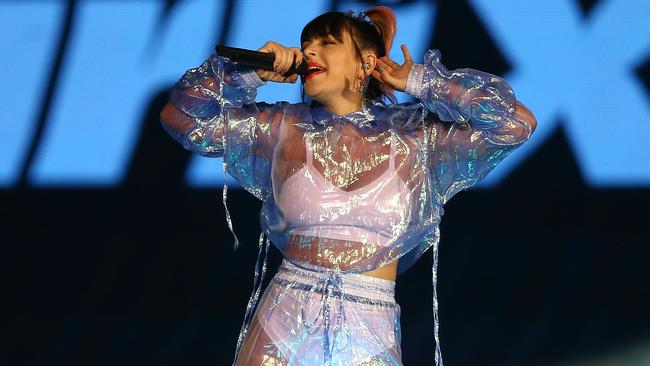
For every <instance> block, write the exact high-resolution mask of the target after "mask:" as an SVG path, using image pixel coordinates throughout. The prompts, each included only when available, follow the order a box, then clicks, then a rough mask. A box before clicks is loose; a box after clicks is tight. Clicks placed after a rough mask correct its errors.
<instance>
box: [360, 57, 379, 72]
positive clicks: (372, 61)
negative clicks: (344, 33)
mask: <svg viewBox="0 0 650 366" xmlns="http://www.w3.org/2000/svg"><path fill="white" fill-rule="evenodd" d="M361 66H362V67H363V72H364V73H365V74H366V76H369V75H370V74H371V73H372V71H373V70H374V69H375V67H376V66H377V55H375V54H374V53H370V52H368V53H366V54H364V55H363V65H361Z"/></svg>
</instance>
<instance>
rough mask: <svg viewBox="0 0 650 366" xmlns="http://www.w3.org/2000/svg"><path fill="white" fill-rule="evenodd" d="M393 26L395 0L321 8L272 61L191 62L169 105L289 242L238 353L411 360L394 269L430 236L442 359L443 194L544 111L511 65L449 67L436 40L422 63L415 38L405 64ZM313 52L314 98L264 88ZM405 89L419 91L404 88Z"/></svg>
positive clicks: (254, 360)
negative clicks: (513, 81)
mask: <svg viewBox="0 0 650 366" xmlns="http://www.w3.org/2000/svg"><path fill="white" fill-rule="evenodd" d="M395 30H396V21H395V15H394V13H393V12H392V11H391V10H390V9H389V8H387V7H375V8H372V9H370V10H368V11H366V12H365V13H360V14H358V15H353V14H350V13H348V14H344V13H338V12H331V13H326V14H323V15H321V16H319V17H317V18H315V19H314V20H312V21H311V22H309V24H307V25H306V26H305V28H304V29H303V31H302V34H301V37H300V38H301V39H300V41H301V48H289V47H285V46H283V45H280V44H278V43H276V42H273V41H269V42H267V43H266V44H265V45H264V46H262V47H261V48H260V49H259V50H260V51H263V52H270V53H273V54H275V63H274V71H262V70H251V69H249V68H247V67H245V66H242V65H239V64H236V63H234V62H232V61H230V60H229V59H227V58H224V57H221V56H219V55H217V54H214V55H212V56H211V57H210V58H209V59H208V60H206V61H205V62H204V63H203V64H202V65H201V66H199V67H197V68H194V69H190V70H188V71H187V72H186V73H185V75H183V77H182V78H181V79H180V81H179V82H178V83H177V84H176V85H175V87H174V89H173V91H172V93H171V97H170V101H169V103H168V104H167V105H166V106H165V108H164V110H163V111H162V113H161V118H162V121H163V123H164V126H165V127H166V129H167V130H168V131H169V132H170V134H172V136H174V138H176V139H177V140H178V141H179V142H180V143H181V144H182V145H183V146H184V147H185V148H187V149H189V150H191V151H195V152H198V153H200V154H202V155H205V156H212V157H221V156H223V157H224V164H225V166H226V167H227V170H228V173H230V174H231V175H232V176H233V177H235V179H237V180H238V181H239V183H241V185H242V186H243V187H244V188H245V189H246V190H248V191H249V192H250V193H252V194H253V195H254V196H255V197H257V198H259V199H261V200H262V201H263V202H264V205H263V208H262V211H261V213H260V219H261V220H260V221H261V225H262V230H263V233H264V234H265V235H266V236H267V237H268V238H269V239H270V240H271V242H272V243H273V244H274V245H275V246H276V247H277V248H278V249H279V250H280V251H281V252H282V255H283V256H284V260H283V262H282V265H281V266H280V268H279V269H278V272H277V274H276V275H275V276H274V277H273V279H272V280H271V282H270V285H269V287H268V288H267V289H266V290H265V292H264V294H263V295H262V297H261V298H260V302H259V305H258V306H257V309H256V310H255V313H254V315H253V316H252V319H250V320H249V321H245V324H244V327H243V328H242V333H241V334H240V340H239V342H238V347H237V355H236V364H238V365H324V364H326V365H401V364H402V363H401V359H402V357H401V349H400V326H399V316H400V308H399V306H398V305H397V304H396V303H395V298H394V286H395V279H396V276H397V273H398V272H402V271H404V270H405V269H407V268H408V267H410V266H411V265H412V264H413V263H414V261H416V260H417V259H418V258H419V257H420V256H421V255H422V253H423V252H424V251H426V250H427V249H428V248H429V247H433V251H434V266H433V271H434V276H433V279H434V284H433V286H434V287H433V291H434V304H433V307H434V320H435V324H434V334H435V338H436V339H435V341H436V363H437V364H439V365H441V364H442V359H441V356H440V349H439V346H438V318H437V298H436V297H435V279H436V276H435V273H436V272H435V270H436V262H437V248H438V238H439V230H438V225H439V223H440V219H441V216H442V212H443V211H442V206H443V205H444V204H445V202H447V201H448V200H449V199H450V198H451V197H452V196H453V195H454V194H456V192H458V191H460V190H463V189H467V188H469V187H471V186H472V185H474V184H475V183H477V182H478V181H480V180H481V179H482V178H483V177H485V175H486V174H487V173H488V172H489V171H490V170H491V169H492V168H494V167H495V166H496V165H497V164H498V163H499V162H500V161H501V160H503V158H505V157H506V156H507V155H508V154H509V153H510V152H512V151H513V150H514V149H516V148H517V147H518V146H520V145H521V144H522V143H523V142H525V141H526V140H527V139H528V138H529V137H530V135H531V133H532V132H533V130H534V129H535V124H536V121H535V118H534V117H533V115H532V114H531V112H530V111H529V110H528V109H527V108H526V107H524V106H523V105H522V104H521V103H519V102H518V101H517V100H516V99H515V95H514V93H513V91H512V89H511V88H510V86H509V85H508V83H507V82H506V81H505V80H503V79H502V78H500V77H497V76H494V75H491V74H487V73H484V72H481V71H477V70H472V69H458V70H454V71H448V70H447V69H446V68H445V67H444V66H443V65H442V64H441V63H440V53H439V52H438V51H437V50H432V51H428V52H427V53H426V55H425V57H424V64H416V63H414V62H413V61H412V60H411V56H410V54H409V51H408V49H407V47H406V46H404V45H402V52H403V53H404V63H403V64H401V65H399V64H397V63H395V62H394V61H392V60H391V59H389V58H388V51H389V50H390V46H391V43H392V40H393V36H394V34H395ZM303 60H305V61H307V62H308V65H309V74H307V75H306V76H303V77H302V78H301V83H302V87H303V90H304V93H305V94H306V95H307V96H308V99H309V101H308V102H304V103H299V104H288V103H285V102H277V103H273V104H267V103H260V102H256V101H255V96H256V89H257V88H258V87H260V86H262V85H263V84H264V83H265V82H279V83H294V82H296V81H297V79H298V77H297V76H296V75H293V76H283V75H284V74H285V72H286V71H287V70H288V69H289V68H290V66H291V65H293V64H295V65H297V64H300V63H301V62H302V61H303ZM393 90H397V91H400V92H406V93H409V94H410V95H412V96H413V97H415V98H416V99H417V102H415V103H407V104H395V103H391V102H394V100H395V98H394V96H393V94H392V93H393ZM256 299H257V297H256V296H255V295H254V296H253V298H252V299H251V302H250V303H249V312H250V311H252V309H253V307H254V306H255V300H256ZM249 312H248V313H247V314H249Z"/></svg>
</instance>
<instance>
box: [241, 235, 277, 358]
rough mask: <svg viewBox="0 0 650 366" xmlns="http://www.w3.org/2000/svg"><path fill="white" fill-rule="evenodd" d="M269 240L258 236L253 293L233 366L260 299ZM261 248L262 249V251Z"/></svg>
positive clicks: (247, 307)
mask: <svg viewBox="0 0 650 366" xmlns="http://www.w3.org/2000/svg"><path fill="white" fill-rule="evenodd" d="M269 243H270V241H269V239H268V238H265V237H264V233H263V232H262V233H261V234H260V240H259V243H258V252H257V261H256V262H255V277H254V279H253V292H252V293H251V297H250V298H249V299H248V305H246V313H245V314H244V321H243V323H242V326H241V330H240V331H239V337H238V338H237V348H236V349H235V359H234V360H233V363H232V364H233V366H235V365H236V364H237V359H238V358H239V351H240V350H241V346H242V344H243V343H244V339H245V338H246V333H248V327H249V326H250V323H251V320H252V318H253V314H254V311H255V307H256V306H257V301H258V300H259V297H260V292H261V290H262V283H263V282H264V275H265V274H266V266H267V262H268V254H269ZM262 248H263V249H264V250H263V251H262ZM260 259H262V268H261V269H260Z"/></svg>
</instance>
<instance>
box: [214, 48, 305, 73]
mask: <svg viewBox="0 0 650 366" xmlns="http://www.w3.org/2000/svg"><path fill="white" fill-rule="evenodd" d="M216 51H217V54H219V55H220V56H224V57H228V58H230V59H231V60H233V61H235V62H239V63H242V64H244V65H248V66H251V67H253V68H255V72H256V73H257V75H258V76H259V77H260V79H262V80H264V81H275V82H279V83H295V82H296V80H298V74H301V75H302V74H306V73H307V63H306V62H304V60H303V58H304V57H303V54H302V50H301V49H300V48H297V47H292V48H288V47H284V46H282V45H281V44H279V43H277V42H274V41H268V42H266V44H264V46H262V47H261V48H260V49H259V50H257V51H250V50H245V49H241V48H233V47H226V46H221V45H219V46H217V47H216Z"/></svg>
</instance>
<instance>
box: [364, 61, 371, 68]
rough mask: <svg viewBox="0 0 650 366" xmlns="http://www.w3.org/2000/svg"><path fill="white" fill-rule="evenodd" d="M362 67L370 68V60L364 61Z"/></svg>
mask: <svg viewBox="0 0 650 366" xmlns="http://www.w3.org/2000/svg"><path fill="white" fill-rule="evenodd" d="M363 68H364V69H365V70H370V62H369V61H366V63H365V64H363Z"/></svg>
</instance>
